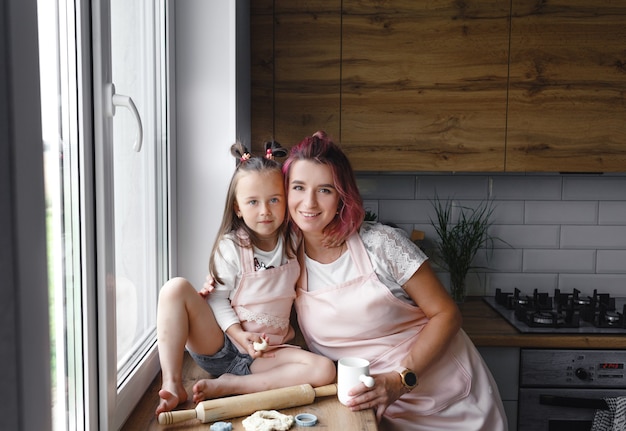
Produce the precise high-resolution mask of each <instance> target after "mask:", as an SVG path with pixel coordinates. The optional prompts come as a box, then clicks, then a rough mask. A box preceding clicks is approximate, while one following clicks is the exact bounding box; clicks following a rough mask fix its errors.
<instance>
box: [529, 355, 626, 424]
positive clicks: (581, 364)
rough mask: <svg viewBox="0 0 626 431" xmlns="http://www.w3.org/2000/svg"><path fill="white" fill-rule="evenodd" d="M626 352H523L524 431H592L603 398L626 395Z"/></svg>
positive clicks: (602, 403)
mask: <svg viewBox="0 0 626 431" xmlns="http://www.w3.org/2000/svg"><path fill="white" fill-rule="evenodd" d="M625 364H626V350H588V351H585V350H576V351H574V350H543V349H522V350H521V358H520V389H519V404H518V430H519V431H589V430H590V429H591V425H592V423H593V418H594V415H595V413H596V411H597V410H598V409H606V408H607V405H606V402H605V401H604V398H607V397H618V396H625V395H626V377H625V369H624V367H625Z"/></svg>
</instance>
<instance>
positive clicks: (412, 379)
mask: <svg viewBox="0 0 626 431" xmlns="http://www.w3.org/2000/svg"><path fill="white" fill-rule="evenodd" d="M404 381H405V382H406V384H407V385H408V386H410V387H413V386H415V385H416V384H417V376H416V375H415V373H414V372H412V371H409V372H408V373H406V374H405V375H404Z"/></svg>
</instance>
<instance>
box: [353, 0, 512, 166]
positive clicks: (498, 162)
mask: <svg viewBox="0 0 626 431" xmlns="http://www.w3.org/2000/svg"><path fill="white" fill-rule="evenodd" d="M343 9H344V16H343V26H342V81H341V83H342V86H341V144H342V147H343V148H344V149H345V151H346V153H347V154H348V156H349V157H350V160H351V161H352V163H353V165H354V167H355V168H356V169H358V170H366V171H369V170H371V171H412V170H422V171H424V170H426V171H429V170H432V171H502V170H504V138H505V128H506V85H507V61H508V40H509V34H508V33H509V29H508V22H509V10H510V7H509V2H508V1H507V0H470V1H464V2H450V1H428V2H423V1H417V2H416V1H414V0H395V1H387V2H380V1H374V0H372V1H362V0H344V2H343Z"/></svg>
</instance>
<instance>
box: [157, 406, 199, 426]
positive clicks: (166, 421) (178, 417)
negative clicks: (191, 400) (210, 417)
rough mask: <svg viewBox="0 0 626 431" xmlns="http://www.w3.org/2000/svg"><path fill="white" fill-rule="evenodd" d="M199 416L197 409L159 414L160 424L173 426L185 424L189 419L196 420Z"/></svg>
mask: <svg viewBox="0 0 626 431" xmlns="http://www.w3.org/2000/svg"><path fill="white" fill-rule="evenodd" d="M197 417H198V414H197V413H196V410H195V409H189V410H175V411H171V412H163V413H159V424H161V425H172V424H175V423H178V422H183V421H186V420H188V419H196V418H197Z"/></svg>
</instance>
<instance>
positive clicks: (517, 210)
mask: <svg viewBox="0 0 626 431" xmlns="http://www.w3.org/2000/svg"><path fill="white" fill-rule="evenodd" d="M492 216H493V221H494V222H496V223H498V224H524V201H495V202H493V214H492Z"/></svg>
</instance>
